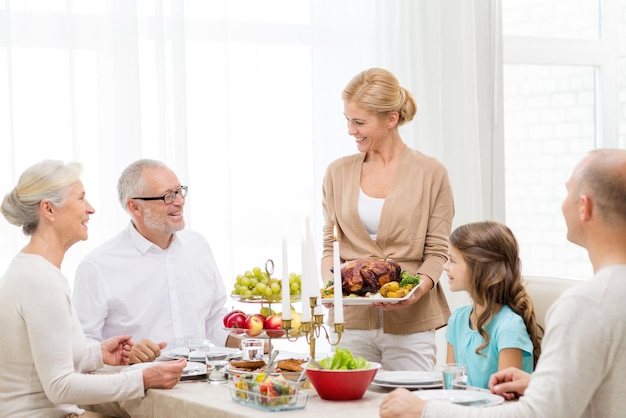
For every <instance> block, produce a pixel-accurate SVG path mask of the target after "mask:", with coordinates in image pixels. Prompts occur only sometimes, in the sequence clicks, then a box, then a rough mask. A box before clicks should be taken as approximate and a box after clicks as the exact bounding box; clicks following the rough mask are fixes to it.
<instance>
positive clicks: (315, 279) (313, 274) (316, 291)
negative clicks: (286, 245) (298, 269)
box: [306, 217, 324, 315]
mask: <svg viewBox="0 0 626 418" xmlns="http://www.w3.org/2000/svg"><path fill="white" fill-rule="evenodd" d="M306 243H307V263H308V266H309V269H308V271H309V282H308V285H310V286H311V287H310V289H311V291H310V293H309V295H310V296H317V299H316V304H315V310H314V312H313V313H314V314H315V315H323V314H324V309H323V307H322V296H321V292H320V288H321V285H320V283H321V282H320V275H319V273H318V270H317V262H318V261H317V258H316V257H315V244H314V243H313V232H312V231H311V219H310V218H309V217H307V218H306Z"/></svg>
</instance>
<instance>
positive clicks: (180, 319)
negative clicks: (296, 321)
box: [73, 223, 227, 349]
mask: <svg viewBox="0 0 626 418" xmlns="http://www.w3.org/2000/svg"><path fill="white" fill-rule="evenodd" d="M73 300H74V306H75V307H76V312H77V314H78V317H79V319H80V322H81V324H82V326H83V330H84V332H85V335H86V337H87V338H88V339H90V340H93V341H102V340H104V339H106V338H109V337H111V336H115V335H131V336H132V337H133V341H135V342H137V341H140V340H142V339H144V338H149V339H151V340H153V341H155V342H157V343H158V342H162V341H165V342H167V346H168V348H169V349H172V348H176V347H182V346H186V345H187V343H188V342H189V340H191V339H196V338H208V339H209V340H210V341H211V342H212V343H213V344H215V345H217V346H223V345H224V344H225V343H226V338H227V332H226V331H225V330H224V328H223V324H222V318H223V317H224V315H225V314H226V312H227V310H226V307H225V304H226V289H225V286H224V283H223V281H222V278H221V276H220V274H219V271H218V269H217V265H216V264H215V259H214V258H213V253H212V251H211V247H210V246H209V243H208V242H207V241H206V239H204V237H202V236H201V235H200V234H198V233H196V232H194V231H191V230H188V229H185V230H183V231H180V232H178V233H176V234H175V235H174V238H173V239H172V243H171V244H170V246H169V248H167V249H165V250H163V249H161V248H159V247H158V246H157V245H155V244H153V243H152V242H150V241H148V240H147V239H145V238H144V237H143V236H142V235H141V234H139V233H138V232H137V230H136V229H135V227H134V226H133V225H132V223H129V225H128V227H127V228H126V229H124V230H122V231H121V232H120V233H119V234H117V235H116V236H115V237H113V238H112V239H111V240H109V241H107V242H105V243H104V244H102V245H101V246H100V247H98V248H96V249H95V250H94V251H92V252H91V253H90V254H88V255H87V256H86V257H85V258H84V259H83V260H82V261H81V263H80V265H79V266H78V269H77V271H76V278H75V282H74V294H73Z"/></svg>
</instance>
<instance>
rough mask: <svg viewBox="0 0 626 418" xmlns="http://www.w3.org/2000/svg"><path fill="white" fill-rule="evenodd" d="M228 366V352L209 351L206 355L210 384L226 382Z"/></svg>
mask: <svg viewBox="0 0 626 418" xmlns="http://www.w3.org/2000/svg"><path fill="white" fill-rule="evenodd" d="M227 364H228V352H226V351H209V352H207V353H206V374H207V377H208V379H209V382H226V380H227V377H226V371H225V367H226V365H227Z"/></svg>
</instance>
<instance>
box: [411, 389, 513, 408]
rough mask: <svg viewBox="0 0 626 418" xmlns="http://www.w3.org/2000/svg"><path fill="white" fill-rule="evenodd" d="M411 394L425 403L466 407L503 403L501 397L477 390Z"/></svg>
mask: <svg viewBox="0 0 626 418" xmlns="http://www.w3.org/2000/svg"><path fill="white" fill-rule="evenodd" d="M413 393H414V394H415V395H416V396H419V397H420V398H422V399H424V400H425V401H446V402H452V403H455V404H458V405H467V406H490V405H497V404H500V403H502V402H504V398H503V397H502V396H499V395H494V394H492V393H489V392H483V391H478V390H462V389H440V390H436V389H435V390H422V391H419V392H413Z"/></svg>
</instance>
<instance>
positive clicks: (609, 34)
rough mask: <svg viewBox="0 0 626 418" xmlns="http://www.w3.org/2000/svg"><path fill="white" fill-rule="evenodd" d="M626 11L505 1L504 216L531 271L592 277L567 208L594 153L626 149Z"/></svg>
mask: <svg viewBox="0 0 626 418" xmlns="http://www.w3.org/2000/svg"><path fill="white" fill-rule="evenodd" d="M601 4H602V6H603V7H601ZM604 6H606V7H604ZM618 11H621V13H617V12H618ZM624 11H626V1H624V0H607V1H604V2H602V3H601V2H600V1H590V0H574V1H572V0H550V1H546V0H504V1H503V2H502V22H503V23H502V31H503V34H504V39H503V45H504V46H503V56H504V59H503V60H504V69H503V85H504V87H503V90H504V150H505V151H504V154H505V164H504V167H505V213H506V222H507V224H508V225H509V226H510V227H511V228H512V230H513V231H514V232H515V234H516V236H517V238H518V240H519V242H520V248H521V259H522V265H523V272H524V274H527V275H548V276H570V277H580V278H588V277H591V275H592V268H591V265H590V263H589V260H588V256H587V253H586V251H585V250H583V249H582V248H580V247H578V246H576V245H574V244H572V243H569V242H568V241H567V239H566V226H565V222H564V221H563V218H562V216H561V203H562V200H563V198H564V197H565V193H566V191H565V182H566V181H567V179H568V178H569V176H570V174H571V172H572V170H573V168H574V165H575V164H576V163H577V162H578V161H579V160H580V159H581V158H582V157H583V156H584V155H585V154H586V153H587V151H589V150H590V149H593V148H597V147H603V148H604V147H622V148H623V147H624V145H625V143H626V142H625V138H626V123H625V122H624V120H625V118H624V116H626V75H625V74H626V72H625V70H626V48H625V46H626V38H625V37H624V33H623V32H624V28H625V27H626V13H624ZM616 16H621V19H622V21H621V22H620V25H618V24H617V18H616ZM619 33H621V36H620V35H619ZM618 74H619V76H618Z"/></svg>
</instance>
